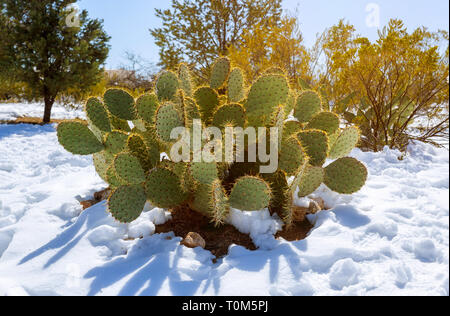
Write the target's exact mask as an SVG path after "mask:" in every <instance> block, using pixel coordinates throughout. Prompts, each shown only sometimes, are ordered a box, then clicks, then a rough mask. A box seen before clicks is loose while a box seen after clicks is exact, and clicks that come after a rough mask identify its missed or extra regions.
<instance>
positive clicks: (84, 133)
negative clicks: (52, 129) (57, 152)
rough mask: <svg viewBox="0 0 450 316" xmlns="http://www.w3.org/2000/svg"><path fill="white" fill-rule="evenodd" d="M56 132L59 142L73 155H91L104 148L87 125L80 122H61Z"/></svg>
mask: <svg viewBox="0 0 450 316" xmlns="http://www.w3.org/2000/svg"><path fill="white" fill-rule="evenodd" d="M57 134H58V141H59V143H60V144H61V145H62V146H63V147H64V148H65V149H66V150H67V151H68V152H71V153H72V154H74V155H92V154H95V153H98V152H100V151H102V150H103V149H104V146H103V144H102V143H100V142H99V140H98V139H97V137H96V136H95V135H94V133H92V131H91V130H90V129H89V127H88V125H87V124H85V123H82V122H78V121H70V122H63V123H61V124H59V125H58V133H57Z"/></svg>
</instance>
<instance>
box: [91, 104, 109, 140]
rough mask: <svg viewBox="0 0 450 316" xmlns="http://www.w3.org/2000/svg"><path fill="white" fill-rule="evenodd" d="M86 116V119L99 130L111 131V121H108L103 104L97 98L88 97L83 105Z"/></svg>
mask: <svg viewBox="0 0 450 316" xmlns="http://www.w3.org/2000/svg"><path fill="white" fill-rule="evenodd" d="M85 111H86V116H87V118H88V120H89V121H90V122H91V123H92V124H93V125H94V126H95V127H96V128H98V129H99V130H100V131H102V132H107V133H109V132H111V122H110V121H109V116H108V112H106V109H105V106H104V105H103V104H102V102H100V100H99V99H97V98H90V99H89V100H88V101H87V102H86V106H85Z"/></svg>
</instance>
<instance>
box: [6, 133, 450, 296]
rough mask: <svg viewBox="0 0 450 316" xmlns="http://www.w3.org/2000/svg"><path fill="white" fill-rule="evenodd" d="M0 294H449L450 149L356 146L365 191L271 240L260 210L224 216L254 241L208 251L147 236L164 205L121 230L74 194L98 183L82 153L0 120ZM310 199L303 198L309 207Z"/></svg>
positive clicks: (325, 194) (276, 224)
mask: <svg viewBox="0 0 450 316" xmlns="http://www.w3.org/2000/svg"><path fill="white" fill-rule="evenodd" d="M0 152H1V154H0V295H230V296H234V295H252V296H256V295H445V296H447V295H449V197H448V196H449V152H448V150H447V149H436V148H433V147H431V146H429V145H425V144H421V143H418V144H415V145H413V146H411V147H410V149H409V152H408V155H407V156H406V158H405V159H404V160H402V161H400V160H398V157H399V156H400V153H399V152H397V151H393V150H389V149H386V150H385V151H384V152H380V153H364V152H361V151H360V150H355V151H354V152H353V153H352V155H353V156H354V157H357V158H358V159H360V160H362V161H363V162H364V163H365V164H366V165H367V166H368V169H369V173H370V176H369V180H368V183H367V185H366V187H365V188H364V189H363V190H362V191H360V192H359V193H357V194H355V195H353V196H340V195H338V194H335V193H332V192H330V191H329V190H328V189H327V188H326V187H325V186H322V187H321V188H320V189H319V190H318V191H317V192H316V193H315V194H314V195H315V196H320V197H322V198H323V199H324V200H325V202H326V204H327V206H328V207H330V208H332V209H331V210H330V211H326V212H321V213H319V214H317V215H314V216H310V220H311V222H312V223H314V229H313V231H312V232H311V233H310V235H309V237H308V238H307V239H306V240H303V241H299V242H287V241H284V240H275V239H274V237H273V234H274V233H275V232H276V231H277V230H279V229H280V227H281V223H280V220H279V219H278V218H277V217H276V216H274V217H271V216H270V214H269V212H268V211H267V210H263V211H261V212H255V213H248V212H240V211H238V210H233V211H232V214H231V216H230V218H229V220H228V221H229V222H230V223H232V224H233V225H235V226H236V227H237V228H238V229H239V230H240V231H242V232H245V233H248V234H250V235H251V237H252V238H253V239H254V240H255V243H256V244H257V245H258V246H259V247H260V249H259V250H257V251H249V250H246V249H244V248H242V247H240V246H232V247H230V252H229V255H228V256H226V257H225V258H223V259H221V260H219V261H218V262H217V263H215V264H214V263H213V262H212V259H213V256H212V254H211V253H210V252H208V251H206V250H203V249H200V248H197V249H188V248H185V247H184V246H180V241H181V238H178V237H175V236H174V235H173V234H161V235H155V234H154V230H155V224H161V223H163V222H165V221H167V220H168V219H169V218H170V214H168V213H167V211H166V210H162V209H154V208H153V207H152V206H151V205H147V206H146V210H145V212H144V213H143V214H142V216H141V217H140V218H139V219H138V220H137V221H136V222H134V223H132V224H129V225H124V224H118V223H116V222H114V220H113V219H112V218H111V216H110V215H109V214H108V213H107V212H106V206H105V203H100V204H98V205H96V206H94V207H92V208H90V209H88V210H86V211H83V212H82V209H81V206H80V205H79V202H78V200H77V198H80V196H81V198H85V199H87V198H89V197H91V196H92V194H93V193H94V192H95V191H99V190H101V189H103V188H105V186H106V185H105V184H104V183H103V182H102V180H101V179H100V178H99V177H98V176H97V175H96V173H95V170H94V168H93V166H92V160H91V158H89V157H79V156H73V155H71V154H69V153H67V152H65V151H64V149H62V148H61V147H60V146H59V145H58V142H57V139H56V133H55V130H54V127H52V126H46V127H41V126H27V125H17V126H7V125H0ZM307 201H308V200H299V201H298V202H299V203H303V204H307Z"/></svg>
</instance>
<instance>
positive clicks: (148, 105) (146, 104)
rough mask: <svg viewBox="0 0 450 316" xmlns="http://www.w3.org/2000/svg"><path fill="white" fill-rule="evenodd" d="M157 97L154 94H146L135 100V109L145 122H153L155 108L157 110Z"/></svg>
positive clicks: (151, 123)
mask: <svg viewBox="0 0 450 316" xmlns="http://www.w3.org/2000/svg"><path fill="white" fill-rule="evenodd" d="M158 107H159V103H158V97H157V96H156V95H155V94H146V95H143V96H141V97H139V98H138V99H137V101H136V110H137V113H138V114H139V117H140V118H141V119H142V120H144V122H146V123H147V124H150V125H154V124H155V115H156V110H158Z"/></svg>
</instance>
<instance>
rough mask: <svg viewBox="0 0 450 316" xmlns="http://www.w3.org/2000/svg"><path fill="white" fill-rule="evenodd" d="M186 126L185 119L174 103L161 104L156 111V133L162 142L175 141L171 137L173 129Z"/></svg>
mask: <svg viewBox="0 0 450 316" xmlns="http://www.w3.org/2000/svg"><path fill="white" fill-rule="evenodd" d="M182 126H184V124H183V121H182V120H181V117H180V115H179V113H178V111H177V110H176V108H175V105H174V104H173V103H165V104H163V105H161V106H160V107H159V109H158V111H157V113H156V133H157V134H158V137H159V139H160V140H161V141H162V142H165V143H170V142H173V141H174V140H172V139H171V138H170V134H171V133H172V130H173V129H174V128H177V127H182Z"/></svg>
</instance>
